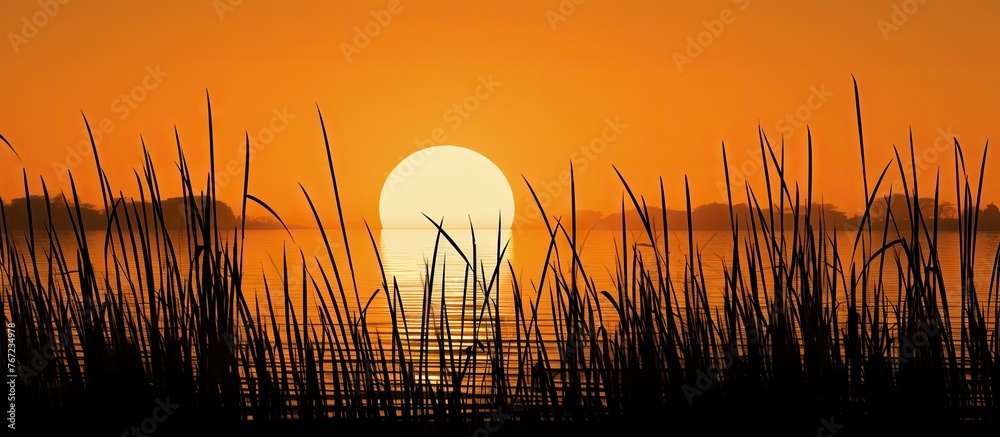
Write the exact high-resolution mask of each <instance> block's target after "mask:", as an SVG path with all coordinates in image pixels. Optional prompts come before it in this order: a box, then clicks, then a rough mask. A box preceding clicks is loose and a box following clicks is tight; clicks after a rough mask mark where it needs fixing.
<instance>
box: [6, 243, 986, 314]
mask: <svg viewBox="0 0 1000 437" xmlns="http://www.w3.org/2000/svg"><path fill="white" fill-rule="evenodd" d="M373 232H374V234H373V235H372V236H371V237H370V236H369V234H368V233H367V231H365V230H353V231H352V230H349V231H348V240H349V244H350V249H351V255H352V257H351V259H352V261H353V267H354V271H355V277H356V279H357V280H356V286H357V290H358V295H359V298H355V294H354V284H355V283H354V282H353V281H352V280H351V273H350V269H349V265H348V260H347V256H346V251H345V248H344V242H343V238H342V236H341V234H340V233H339V231H331V233H330V234H329V235H330V239H331V243H332V244H333V246H332V249H333V252H334V256H335V258H336V261H337V267H338V269H339V272H340V275H341V277H342V280H343V284H344V288H345V290H346V294H347V296H348V300H349V303H350V304H351V305H350V307H351V309H352V311H355V312H356V311H357V301H356V299H358V300H360V302H361V305H362V306H363V305H364V304H365V303H366V302H367V301H368V299H369V298H370V297H371V296H372V295H373V294H374V293H375V292H376V290H381V292H379V294H378V295H377V296H376V297H375V299H374V300H373V301H372V303H371V306H370V308H369V310H368V312H367V314H368V320H369V323H370V324H371V325H373V326H378V327H380V329H381V328H385V327H387V326H389V325H388V324H389V317H388V302H387V299H386V297H387V295H386V293H385V292H384V290H385V287H384V284H383V271H382V270H381V269H380V266H379V262H378V258H377V257H381V266H382V267H384V269H385V270H384V275H385V278H386V281H387V282H388V283H389V289H390V290H391V289H392V288H393V283H395V284H397V286H398V289H399V292H400V296H401V297H402V302H403V308H404V310H405V312H406V315H407V320H408V321H410V322H413V323H415V324H416V323H419V320H420V314H421V306H422V300H423V297H424V285H425V283H426V279H427V278H428V276H429V271H428V265H429V262H430V260H431V258H432V255H433V250H434V245H435V240H436V237H437V232H436V231H433V230H382V231H373ZM452 237H453V238H454V239H455V243H456V244H457V245H458V246H459V247H460V248H461V249H462V250H463V251H464V252H465V256H466V258H468V259H469V260H472V259H473V236H472V235H471V233H470V232H469V231H454V234H453V235H452ZM668 237H669V255H668V256H669V263H670V272H671V276H672V278H673V282H674V285H675V287H676V288H677V289H678V290H682V289H683V278H684V274H685V271H686V270H685V269H686V267H685V263H686V258H687V253H688V241H687V234H686V233H683V232H679V233H671V234H669V235H668ZM292 238H294V241H293V239H292ZM579 238H580V241H581V243H580V248H579V253H580V258H581V264H582V265H583V268H584V270H585V273H586V275H587V277H588V278H590V279H591V280H593V285H594V286H595V287H596V289H597V291H601V290H608V291H610V292H611V294H612V295H617V291H616V290H617V286H616V278H617V277H618V275H619V273H618V272H620V263H621V253H622V250H623V247H622V243H623V241H622V240H623V236H622V234H621V232H615V231H592V232H580V234H579ZM644 238H645V237H644V236H643V234H642V233H639V232H635V233H631V234H629V235H626V236H625V243H626V247H625V249H626V251H627V253H628V257H629V261H628V262H629V271H630V272H631V268H632V267H631V263H632V260H633V257H634V255H635V254H636V253H638V254H639V255H640V256H642V257H643V258H644V259H645V260H646V261H647V265H649V266H652V264H650V263H649V261H650V260H652V259H653V258H654V256H655V255H654V253H653V251H652V249H651V248H650V247H649V246H648V245H645V244H644V243H648V241H645V240H644ZM498 239H499V240H498ZM837 239H838V241H839V242H840V245H841V248H840V254H841V256H842V257H844V260H843V263H844V264H845V266H848V267H845V269H849V263H850V259H851V249H852V247H851V244H850V243H852V242H853V234H851V233H847V232H842V233H839V234H838V235H837ZM373 240H374V242H373ZM694 240H695V245H696V251H700V253H701V269H702V271H703V272H704V279H705V287H706V289H707V290H708V295H709V302H710V304H712V305H716V304H720V303H721V302H722V300H723V298H722V290H723V281H724V276H723V268H724V266H731V265H732V262H731V258H732V241H731V237H730V235H729V234H728V233H727V232H709V231H699V232H695V233H694ZM61 241H62V243H63V244H64V249H63V250H64V253H67V254H71V253H72V251H75V248H74V247H73V246H70V245H66V244H67V243H68V242H72V241H73V237H72V235H71V234H67V235H64V236H63V238H62V239H61ZM498 241H499V247H500V249H501V250H502V249H503V248H504V246H506V251H505V252H504V253H503V255H502V257H501V258H500V259H501V263H500V266H501V268H500V270H499V274H498V276H497V277H494V269H495V268H496V266H497V260H498ZM560 241H561V244H560V249H561V252H560V255H561V257H560V258H558V259H557V258H556V257H555V255H554V254H553V258H552V259H551V260H550V264H555V263H559V265H561V266H563V268H562V271H563V272H567V273H566V274H567V276H569V275H568V272H569V265H570V264H569V263H570V259H569V257H568V254H569V253H570V252H569V250H568V247H567V245H566V244H565V241H564V239H561V240H560ZM475 242H476V245H475V247H476V253H475V259H476V260H478V261H477V271H476V276H477V278H478V280H477V281H476V284H475V285H473V282H472V278H471V277H470V276H471V271H469V270H467V269H466V261H465V260H464V259H463V258H462V256H461V255H460V254H459V252H458V250H456V249H455V248H454V247H452V245H451V243H449V242H448V241H446V240H445V239H444V238H441V239H440V245H439V248H438V263H437V267H436V270H435V272H434V277H433V285H434V290H433V295H432V299H434V305H432V307H433V308H432V314H431V315H432V317H433V318H434V319H435V320H436V319H437V318H438V316H439V315H440V314H439V313H438V312H439V311H441V308H440V305H438V303H439V302H440V299H441V298H442V296H443V297H444V302H445V310H446V311H448V314H449V320H454V319H455V318H457V317H458V314H459V312H460V311H461V308H462V301H463V290H465V289H466V288H467V287H468V289H469V290H471V289H472V287H473V286H475V288H476V290H477V291H478V294H477V295H476V299H477V302H479V303H481V302H482V296H483V294H482V291H483V289H485V288H488V289H489V290H490V298H493V299H498V302H499V306H500V312H501V317H502V318H504V320H505V321H507V322H512V321H513V310H514V309H513V303H514V302H513V299H512V294H513V287H514V282H513V279H515V278H516V281H517V284H518V285H519V287H520V289H521V290H522V292H523V293H524V296H525V298H526V300H527V299H532V300H534V298H535V296H536V295H537V292H538V290H539V288H538V287H539V283H540V278H541V273H542V267H543V266H544V265H545V257H546V252H547V250H548V246H549V238H548V235H547V233H546V232H545V231H516V232H512V231H502V232H500V233H499V234H498V232H497V231H478V232H477V233H476V235H475ZM845 243H846V244H845ZM18 244H19V245H20V246H22V247H23V246H24V242H23V240H22V241H21V242H20V243H18ZM633 244H639V246H635V249H636V250H637V252H633ZM657 244H658V245H660V247H661V249H662V244H663V243H662V240H661V241H658V242H657ZM88 245H89V246H90V249H91V254H92V259H94V260H98V261H103V260H104V259H105V256H104V253H105V252H104V247H105V241H104V234H103V232H92V233H89V234H88ZM126 245H127V252H128V253H129V254H130V256H131V250H132V249H131V247H130V246H128V241H127V240H126ZM998 245H1000V233H995V232H994V233H981V234H980V235H979V237H978V239H977V251H976V264H975V268H976V270H975V272H976V273H975V276H976V280H977V286H978V290H979V294H980V296H981V300H982V301H984V302H983V303H984V306H985V303H986V300H987V298H988V295H987V289H988V284H989V278H990V274H991V272H992V267H993V259H994V256H995V255H996V250H997V247H998ZM939 246H940V247H939V252H940V258H941V264H942V266H941V267H942V270H943V274H944V278H945V284H946V288H947V295H948V298H949V303H950V304H951V306H952V308H954V307H957V306H958V302H960V292H959V287H958V284H959V282H958V281H959V259H958V256H957V253H958V234H957V233H954V232H942V233H941V234H940V236H939ZM37 247H38V251H39V253H40V254H44V253H45V252H46V251H47V250H48V247H47V243H45V242H44V241H43V240H39V242H38V246H37ZM376 248H377V250H378V252H377V254H376V250H375V249H376ZM244 250H245V258H244V259H245V263H244V275H245V276H244V293H245V295H246V296H247V297H248V299H249V300H250V301H251V302H250V303H251V306H253V300H254V299H258V300H259V302H260V303H261V308H262V309H266V308H267V306H266V302H265V292H264V286H265V281H266V282H267V284H268V285H269V287H270V289H271V291H272V297H273V298H274V305H275V312H276V313H278V319H279V321H280V320H282V319H283V316H282V314H283V310H282V301H283V298H282V295H281V293H282V291H281V290H282V289H283V282H282V278H283V274H282V269H283V261H282V260H283V253H286V254H287V264H288V265H287V268H288V272H289V273H288V274H289V277H290V281H289V288H290V301H291V302H292V303H293V304H295V307H296V309H300V308H301V303H302V296H303V281H302V275H303V269H302V259H303V258H304V259H305V261H306V266H307V269H306V272H307V274H308V275H312V278H313V279H315V281H316V283H318V284H320V287H321V289H322V290H321V291H322V294H323V296H324V298H327V293H326V290H325V288H324V287H323V279H322V276H321V275H320V269H319V267H318V266H319V265H322V266H323V268H324V269H325V271H326V274H327V275H328V277H329V278H330V281H331V283H332V284H333V285H334V287H336V282H335V279H334V274H333V270H332V268H331V263H330V260H329V256H328V254H327V250H326V246H325V244H324V243H323V240H322V237H321V233H320V231H319V230H313V229H306V230H294V231H292V237H289V234H288V233H286V232H285V231H283V230H273V231H272V230H266V231H264V230H259V231H247V234H246V246H245V248H244ZM300 250H301V253H300ZM117 251H119V252H120V248H119V249H117ZM184 251H186V249H182V251H179V254H185V253H186V252H184ZM741 251H742V249H741ZM765 257H766V254H765ZM37 258H38V259H39V264H40V268H43V271H44V267H45V260H44V259H43V258H44V256H39V257H37ZM69 259H70V261H72V260H73V257H72V256H70V257H69ZM860 259H862V257H861V255H860V254H858V255H856V256H855V260H860ZM155 264H156V263H155V262H154V265H155ZM108 265H113V264H110V263H109V264H108ZM95 268H97V269H98V270H99V273H100V274H99V278H98V279H99V281H100V282H102V283H103V278H102V277H101V276H100V275H102V274H104V272H107V271H108V270H109V269H108V268H107V267H105V265H104V264H103V263H100V262H99V265H97V266H95ZM185 268H186V265H182V266H181V269H182V270H183V269H185ZM131 269H132V273H131V274H130V275H129V277H128V278H124V279H122V281H123V282H124V283H126V284H127V283H128V281H129V280H131V281H137V280H139V275H138V273H137V272H135V266H131ZM110 270H113V268H112V269H110ZM630 274H631V273H630ZM654 274H655V270H654ZM848 275H849V273H848ZM581 278H582V276H581ZM74 279H75V278H74ZM768 280H770V277H769V276H768ZM545 281H546V282H545V284H544V286H543V288H542V291H543V296H542V299H541V300H540V301H539V304H540V305H539V306H540V308H541V312H540V321H541V322H542V324H543V325H545V324H546V323H545V322H546V321H550V319H551V309H550V308H551V307H550V302H549V300H548V291H549V289H550V288H551V286H552V283H553V278H552V276H551V274H550V275H549V276H548V277H547V278H546V280H545ZM111 282H112V283H116V282H117V279H116V278H111ZM308 282H309V283H311V282H312V280H309V281H308ZM467 284H468V285H467ZM883 285H884V287H885V289H886V290H887V292H889V293H890V298H891V300H893V301H895V297H894V296H895V290H898V287H899V285H898V277H897V275H896V273H895V266H894V265H893V261H892V258H889V259H887V263H886V275H885V280H884V281H883ZM582 286H583V285H582V283H581V287H582ZM335 294H336V295H337V297H338V298H339V296H340V295H339V291H337V290H336V288H335ZM307 296H308V299H310V300H311V304H315V302H316V290H315V289H314V288H312V287H311V286H310V287H309V290H308V293H307ZM465 298H466V299H468V300H467V302H469V303H471V301H472V299H473V297H472V295H471V294H470V295H468V296H465ZM838 299H842V297H838ZM327 303H329V301H327ZM681 303H682V304H683V301H682V302H681ZM601 304H602V308H601V309H602V313H603V314H605V315H606V316H607V317H609V318H613V316H614V313H613V310H612V308H611V306H610V305H608V304H607V302H606V301H603V302H601ZM526 307H527V306H526ZM984 309H985V308H984ZM526 311H529V310H527V309H526ZM955 315H956V316H957V313H956V314H955Z"/></svg>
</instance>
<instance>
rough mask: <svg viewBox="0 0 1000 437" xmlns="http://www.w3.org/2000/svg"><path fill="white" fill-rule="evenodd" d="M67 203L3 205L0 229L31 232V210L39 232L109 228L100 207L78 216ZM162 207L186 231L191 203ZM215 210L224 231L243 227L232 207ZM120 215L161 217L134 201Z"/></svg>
mask: <svg viewBox="0 0 1000 437" xmlns="http://www.w3.org/2000/svg"><path fill="white" fill-rule="evenodd" d="M66 200H67V199H66V198H65V197H64V196H63V195H62V194H59V195H57V196H56V197H53V198H51V199H50V201H48V202H47V201H46V199H45V197H44V196H31V197H29V198H24V197H20V198H16V199H13V200H11V201H10V202H6V203H2V217H0V219H2V220H3V223H0V225H6V226H7V228H8V229H28V227H29V226H28V225H29V208H30V217H31V219H30V222H31V224H32V225H33V226H34V228H35V229H36V230H44V229H46V228H47V227H48V226H49V222H50V220H51V224H52V226H53V227H54V228H55V229H56V230H70V229H73V222H76V221H77V220H78V217H79V220H80V221H82V223H83V228H84V229H85V230H104V229H106V228H107V226H108V217H107V216H106V215H105V212H104V207H103V206H101V207H97V206H96V205H94V204H90V203H83V204H80V205H79V215H78V214H77V205H76V204H75V203H74V202H67V201H66ZM194 202H195V203H196V204H197V208H199V209H201V208H204V207H206V206H210V205H206V203H207V202H205V201H204V199H203V198H201V199H199V198H195V199H194ZM159 205H160V208H162V214H163V223H164V224H165V225H166V227H167V229H183V228H184V227H186V226H187V222H188V218H187V217H188V216H189V211H191V209H190V208H191V199H187V200H186V199H184V198H182V197H173V198H169V199H163V200H161V201H160V203H159ZM214 206H215V214H216V218H217V219H218V221H219V226H220V227H221V228H223V229H227V228H235V227H236V226H239V225H240V219H239V217H237V216H236V214H235V213H234V212H233V209H232V208H231V207H230V206H229V205H228V204H226V203H225V202H222V201H219V200H216V201H215V205H214ZM67 208H68V209H67ZM117 214H118V218H119V219H120V220H121V221H122V223H125V221H126V220H130V221H132V222H133V223H134V222H135V221H136V220H137V219H139V218H143V220H144V221H145V223H153V220H154V218H156V217H157V213H156V210H155V209H154V208H153V205H152V204H151V203H149V202H140V201H132V200H129V201H126V202H125V203H123V204H120V205H119V206H118V212H117ZM126 214H127V215H128V217H127V218H126ZM280 227H281V225H280V224H278V223H277V222H276V221H274V220H271V219H269V218H265V217H248V219H247V223H246V228H247V229H275V228H280Z"/></svg>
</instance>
